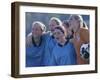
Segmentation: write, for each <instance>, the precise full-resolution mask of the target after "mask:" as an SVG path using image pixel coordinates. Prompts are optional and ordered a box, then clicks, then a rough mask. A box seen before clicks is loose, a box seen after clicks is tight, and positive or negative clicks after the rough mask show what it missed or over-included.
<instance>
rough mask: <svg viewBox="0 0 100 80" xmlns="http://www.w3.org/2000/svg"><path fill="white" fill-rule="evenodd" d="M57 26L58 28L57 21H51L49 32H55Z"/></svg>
mask: <svg viewBox="0 0 100 80" xmlns="http://www.w3.org/2000/svg"><path fill="white" fill-rule="evenodd" d="M55 26H57V23H56V21H55V20H51V21H50V22H49V30H50V31H51V32H53V31H54V29H55Z"/></svg>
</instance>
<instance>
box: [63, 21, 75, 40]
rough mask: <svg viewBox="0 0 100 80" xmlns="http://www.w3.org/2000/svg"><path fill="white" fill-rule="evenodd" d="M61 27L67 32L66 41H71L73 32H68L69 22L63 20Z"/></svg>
mask: <svg viewBox="0 0 100 80" xmlns="http://www.w3.org/2000/svg"><path fill="white" fill-rule="evenodd" d="M63 26H64V28H65V30H66V32H67V39H69V40H70V41H71V39H72V38H73V31H72V30H70V26H69V21H68V20H64V21H63Z"/></svg>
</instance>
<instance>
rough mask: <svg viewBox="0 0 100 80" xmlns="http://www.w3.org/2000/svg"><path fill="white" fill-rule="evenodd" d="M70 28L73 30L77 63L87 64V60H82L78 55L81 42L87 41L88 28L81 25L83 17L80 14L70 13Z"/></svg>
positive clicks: (85, 42)
mask: <svg viewBox="0 0 100 80" xmlns="http://www.w3.org/2000/svg"><path fill="white" fill-rule="evenodd" d="M69 23H70V28H71V30H73V32H74V34H73V35H74V38H73V43H74V46H75V49H76V52H77V63H78V64H88V63H89V61H86V60H83V59H82V58H81V55H80V47H81V45H82V44H87V43H89V30H88V29H87V28H85V27H83V26H84V25H83V19H82V16H80V15H71V16H70V18H69Z"/></svg>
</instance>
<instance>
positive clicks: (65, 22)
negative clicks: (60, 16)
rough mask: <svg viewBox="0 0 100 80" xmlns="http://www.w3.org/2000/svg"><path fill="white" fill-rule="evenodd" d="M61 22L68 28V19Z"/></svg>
mask: <svg viewBox="0 0 100 80" xmlns="http://www.w3.org/2000/svg"><path fill="white" fill-rule="evenodd" d="M63 24H65V25H66V26H67V27H68V28H69V20H64V21H63Z"/></svg>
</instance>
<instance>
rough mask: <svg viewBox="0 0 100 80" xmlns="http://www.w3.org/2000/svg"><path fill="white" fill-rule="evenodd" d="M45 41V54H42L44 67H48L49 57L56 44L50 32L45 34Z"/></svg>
mask: <svg viewBox="0 0 100 80" xmlns="http://www.w3.org/2000/svg"><path fill="white" fill-rule="evenodd" d="M45 40H46V45H45V54H44V65H45V66H49V64H50V60H51V57H52V56H51V55H52V51H53V48H54V46H55V44H56V41H55V39H54V37H53V35H52V34H51V33H50V32H49V33H46V34H45Z"/></svg>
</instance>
